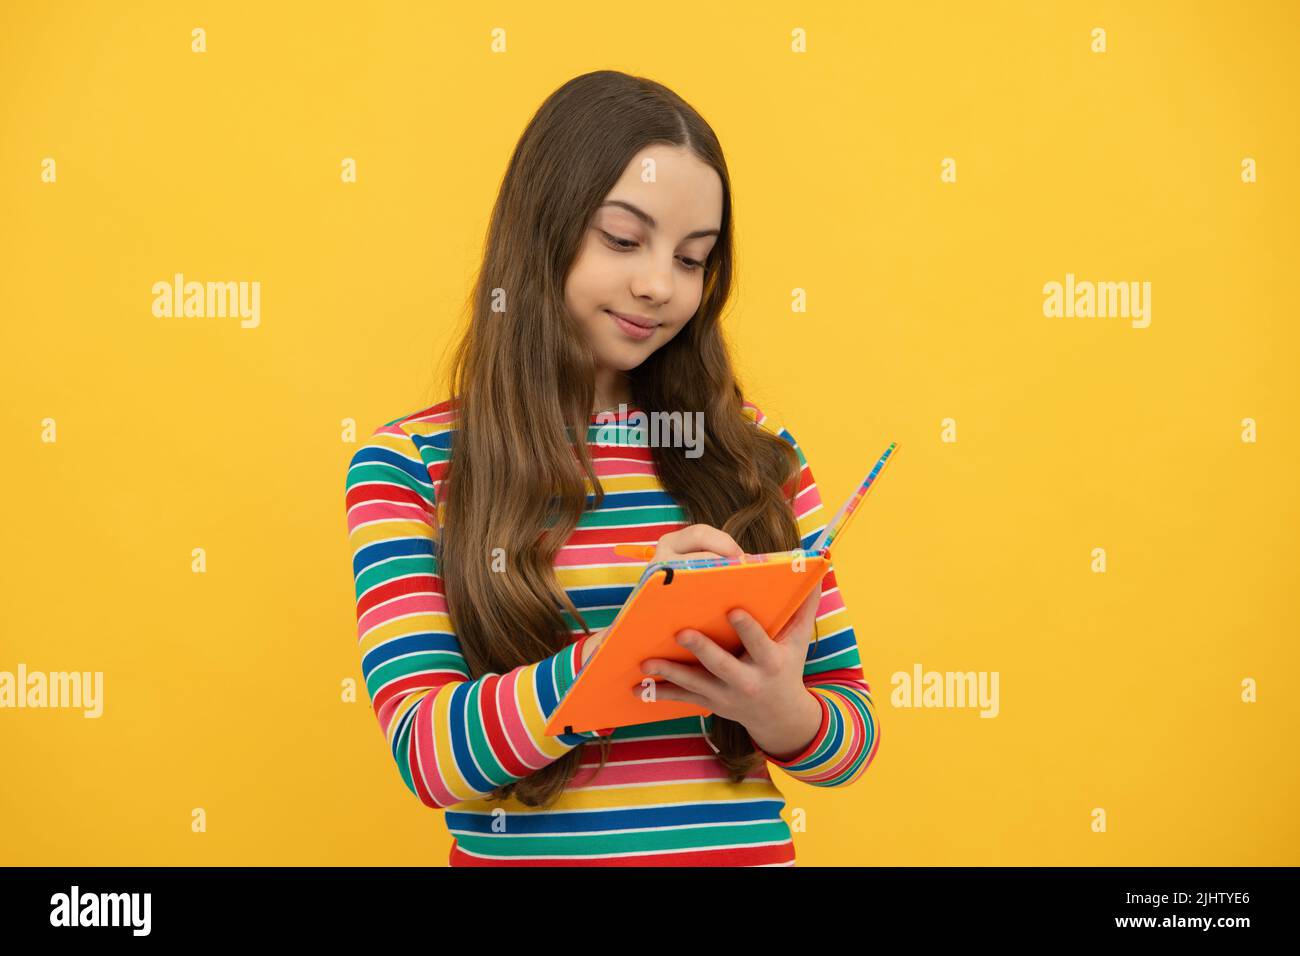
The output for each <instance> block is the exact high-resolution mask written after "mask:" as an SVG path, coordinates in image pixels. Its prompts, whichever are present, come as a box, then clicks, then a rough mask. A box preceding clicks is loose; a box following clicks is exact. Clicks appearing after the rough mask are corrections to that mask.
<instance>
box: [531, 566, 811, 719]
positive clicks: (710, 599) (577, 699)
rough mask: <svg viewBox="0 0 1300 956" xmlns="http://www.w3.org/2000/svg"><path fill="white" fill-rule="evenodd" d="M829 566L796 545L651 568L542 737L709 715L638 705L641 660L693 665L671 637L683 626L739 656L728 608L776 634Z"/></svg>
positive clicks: (687, 707) (665, 704) (690, 707)
mask: <svg viewBox="0 0 1300 956" xmlns="http://www.w3.org/2000/svg"><path fill="white" fill-rule="evenodd" d="M800 559H801V560H800ZM829 566H830V556H829V552H828V551H820V552H813V551H804V550H802V549H797V548H796V549H795V550H793V551H779V552H774V553H772V554H750V555H745V556H744V557H743V558H734V559H721V558H718V559H703V560H701V561H675V562H674V561H666V562H658V563H655V564H651V565H650V566H649V567H647V568H646V569H645V571H644V572H643V574H642V576H641V579H640V581H639V582H638V584H637V587H636V589H635V590H634V591H633V592H632V594H631V595H630V596H629V598H628V600H627V602H626V603H625V604H624V605H623V607H622V608H621V609H620V610H619V613H618V615H617V616H616V617H615V618H614V620H613V622H612V623H611V624H610V629H609V634H608V637H607V638H606V639H605V640H604V641H602V642H601V645H600V647H598V648H596V652H595V653H594V654H593V655H592V656H591V658H590V660H588V661H587V664H586V666H585V667H584V668H583V669H582V671H581V672H580V673H579V674H578V678H577V680H576V681H574V683H573V685H572V686H571V687H570V688H569V691H568V693H567V694H565V696H564V699H563V700H561V701H560V704H559V706H558V707H557V708H556V710H555V712H554V714H552V715H551V719H550V721H549V722H548V723H547V725H546V733H548V734H551V735H557V734H561V733H574V732H576V731H580V730H604V729H606V728H615V727H627V726H631V725H634V724H646V723H651V722H653V721H659V720H672V719H675V718H678V717H697V716H703V715H706V714H709V713H710V711H708V710H706V709H704V708H702V707H697V706H695V705H694V704H687V703H684V702H682V701H674V700H654V701H646V700H643V699H642V695H643V693H645V692H646V691H647V689H648V688H647V687H646V686H645V685H644V683H643V682H644V681H647V680H655V678H649V677H647V676H646V675H645V674H643V673H642V672H641V662H642V661H645V660H649V659H650V658H659V659H662V660H669V661H679V662H681V663H683V664H689V665H693V666H700V662H699V660H698V658H696V656H695V655H694V654H692V653H691V652H690V651H689V650H687V649H686V648H684V647H682V646H681V645H680V644H678V643H677V642H676V640H675V639H674V638H675V637H676V635H677V632H678V631H680V630H682V629H684V628H691V629H693V630H697V631H700V632H701V633H703V634H707V635H708V636H709V637H710V638H712V639H713V641H714V642H715V643H717V644H718V645H719V646H720V647H723V648H724V649H726V650H728V651H731V652H732V653H734V654H736V655H737V656H739V655H741V654H743V653H744V651H745V647H744V644H743V643H742V642H741V640H740V636H739V635H738V634H737V633H736V631H735V628H733V627H732V626H731V623H730V622H729V621H728V620H727V612H728V611H730V610H731V609H732V608H733V607H741V608H744V609H745V610H746V611H748V612H749V613H750V614H751V615H752V616H753V617H754V619H755V620H756V621H758V623H759V624H760V625H762V626H763V629H764V630H765V631H766V632H767V633H768V634H769V635H772V636H773V637H775V636H776V634H777V633H778V632H779V631H780V630H781V628H782V627H784V626H785V625H786V623H787V622H788V621H789V620H790V618H791V617H793V616H794V612H795V611H797V610H798V609H799V605H801V604H802V603H803V602H804V600H805V599H806V598H807V597H808V595H809V593H811V592H812V590H813V589H814V588H815V587H817V585H818V584H819V583H820V582H821V580H822V578H823V577H825V575H826V571H827V569H828V568H829ZM665 680H666V678H659V679H657V682H663V681H665ZM670 683H671V682H670Z"/></svg>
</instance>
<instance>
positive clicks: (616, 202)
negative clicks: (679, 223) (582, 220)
mask: <svg viewBox="0 0 1300 956" xmlns="http://www.w3.org/2000/svg"><path fill="white" fill-rule="evenodd" d="M601 206H602V207H604V206H621V207H623V208H624V209H626V210H627V211H628V212H630V213H631V214H632V215H634V216H636V217H637V218H638V219H640V220H641V221H642V222H643V223H645V224H646V225H647V226H649V227H650V228H651V229H654V228H656V227H657V226H658V223H656V222H655V217H654V216H652V215H650V214H649V213H648V212H645V211H644V210H641V209H638V208H637V207H636V206H634V205H632V204H631V203H630V202H624V201H623V200H621V199H610V200H607V201H606V202H603V203H601ZM716 235H718V230H716V229H696V230H695V231H694V232H692V233H688V234H687V235H685V236H683V237H682V238H683V239H699V238H700V237H702V236H716Z"/></svg>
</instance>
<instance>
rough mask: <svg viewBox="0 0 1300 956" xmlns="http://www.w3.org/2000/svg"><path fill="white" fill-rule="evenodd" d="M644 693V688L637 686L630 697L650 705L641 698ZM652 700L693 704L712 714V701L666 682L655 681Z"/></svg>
mask: <svg viewBox="0 0 1300 956" xmlns="http://www.w3.org/2000/svg"><path fill="white" fill-rule="evenodd" d="M645 691H646V688H644V687H643V686H642V685H640V684H638V685H637V686H635V687H633V688H632V695H633V696H634V697H636V699H637V700H640V701H642V702H643V703H650V701H647V700H646V699H645V697H644V696H643V695H644V694H645ZM654 700H655V701H661V700H676V701H681V702H682V703H683V704H694V705H695V706H696V707H700V708H702V709H704V710H707V711H708V712H709V713H713V703H712V701H709V700H708V699H706V698H704V697H701V696H700V695H699V694H692V693H691V692H690V691H688V690H683V689H682V688H680V687H678V686H677V685H676V684H670V683H668V682H667V681H655V690H654Z"/></svg>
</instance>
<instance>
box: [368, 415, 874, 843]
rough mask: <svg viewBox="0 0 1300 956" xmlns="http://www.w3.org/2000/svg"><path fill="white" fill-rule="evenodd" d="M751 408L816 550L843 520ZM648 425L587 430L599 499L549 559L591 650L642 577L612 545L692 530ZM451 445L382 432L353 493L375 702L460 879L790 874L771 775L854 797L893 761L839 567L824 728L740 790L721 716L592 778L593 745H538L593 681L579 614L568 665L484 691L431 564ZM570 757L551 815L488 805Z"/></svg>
mask: <svg viewBox="0 0 1300 956" xmlns="http://www.w3.org/2000/svg"><path fill="white" fill-rule="evenodd" d="M743 407H744V411H745V414H746V415H747V416H749V417H750V418H751V419H752V420H753V421H754V422H755V424H756V425H757V426H759V427H763V428H767V429H768V430H769V431H771V432H772V433H773V434H776V435H779V436H780V437H782V438H784V439H785V440H786V441H788V442H789V443H790V444H791V445H792V446H793V447H794V448H795V450H796V452H797V453H798V457H799V462H800V465H801V471H800V475H799V478H798V484H797V497H796V498H795V516H796V519H797V521H798V526H799V532H800V536H801V544H802V545H803V546H807V545H809V544H811V543H812V541H813V539H814V538H816V536H817V535H818V533H819V532H820V531H821V530H822V528H823V527H824V526H825V523H826V521H827V520H829V517H830V516H829V515H828V513H827V510H826V509H825V508H824V507H823V505H822V500H821V496H820V495H819V493H818V490H817V485H816V482H815V481H814V480H813V473H812V469H811V468H810V467H809V466H808V462H807V459H806V458H805V457H804V454H803V451H802V449H800V448H799V445H798V444H797V443H796V442H795V439H794V437H793V436H792V435H791V434H790V433H789V432H788V431H787V430H785V429H784V428H780V427H778V426H777V425H775V424H774V423H772V422H770V421H769V420H768V419H767V418H766V416H764V415H763V413H762V412H761V411H760V410H759V409H758V408H757V407H756V406H755V405H753V404H752V403H750V402H745V403H744V406H743ZM637 410H638V409H637V406H632V407H630V408H628V409H626V411H625V414H624V417H618V418H617V421H616V423H615V424H614V425H613V427H612V429H611V426H609V425H608V424H606V422H607V421H608V419H607V418H598V416H596V415H593V416H592V418H591V424H590V426H589V433H588V442H589V443H590V450H591V454H592V457H593V460H594V463H595V469H596V474H597V476H598V477H599V478H600V482H601V485H602V487H603V488H604V490H605V497H604V501H603V503H602V504H601V506H600V508H598V509H596V508H591V507H589V508H588V510H587V511H586V512H585V513H584V514H583V515H582V518H581V520H580V521H579V523H578V526H577V527H576V528H575V530H574V531H573V533H572V534H571V535H570V537H569V539H568V540H567V541H566V543H565V545H564V546H563V548H562V549H561V550H560V551H559V553H558V554H557V555H556V559H555V573H556V577H557V580H558V582H559V584H560V586H561V587H563V588H564V589H565V590H566V592H567V593H568V595H569V597H570V599H571V600H572V601H573V603H574V606H575V607H576V608H578V610H579V611H580V612H581V613H582V615H583V617H584V618H585V619H586V621H587V624H588V626H589V627H590V628H591V630H592V631H593V632H594V631H596V630H598V629H599V628H602V627H605V626H606V625H608V624H609V623H610V622H611V621H612V620H613V619H614V616H615V615H616V614H617V613H618V610H619V608H620V607H621V606H622V605H623V603H624V601H625V600H626V599H627V597H628V595H629V594H630V593H631V591H632V589H633V587H634V586H635V584H636V582H637V580H638V578H639V577H640V576H641V572H642V571H643V570H644V569H645V566H646V562H637V561H630V560H629V559H627V558H623V557H621V556H616V555H615V554H614V550H613V549H614V547H615V545H619V544H654V543H655V542H657V541H658V539H659V538H660V537H662V536H663V535H665V534H667V533H669V532H671V531H676V530H678V529H681V528H684V527H686V526H687V524H688V522H687V521H686V516H685V513H684V512H683V511H682V509H681V508H680V507H679V506H678V504H677V502H676V501H675V500H674V499H673V498H672V497H671V496H670V495H668V494H667V492H665V491H664V489H663V487H662V485H660V484H659V481H658V479H657V474H656V471H655V468H654V464H653V460H652V458H651V449H650V447H649V441H648V439H646V436H645V432H644V430H642V431H636V430H632V429H629V428H628V427H627V425H628V422H627V417H626V416H630V415H631V414H632V413H633V412H635V411H637ZM632 424H635V421H634V422H633V423H632ZM611 431H613V432H614V439H613V442H612V443H611V442H610V439H611ZM454 432H455V410H454V407H453V405H452V403H451V402H449V401H443V402H440V403H438V404H436V405H433V406H431V407H429V408H426V409H424V410H422V411H419V412H415V413H412V414H410V415H406V416H403V417H402V418H397V419H394V420H393V421H391V422H388V423H387V424H385V425H381V426H379V427H378V428H377V429H376V430H375V431H374V433H373V434H372V435H371V437H370V438H369V440H368V441H367V442H366V443H365V444H364V445H363V446H362V447H361V448H360V449H358V450H357V452H356V453H355V455H353V457H352V461H351V463H350V466H349V468H348V474H347V483H346V497H347V527H348V535H349V541H350V548H351V551H352V570H353V574H354V578H355V582H356V611H357V638H358V643H359V650H360V656H361V670H362V673H363V675H364V678H365V683H366V689H367V692H368V694H369V696H370V700H371V705H372V707H373V710H374V713H375V715H376V717H377V718H378V721H379V726H380V728H381V730H382V731H383V734H384V737H385V739H386V740H387V744H388V748H389V751H390V752H391V754H392V757H393V759H394V760H395V762H396V764H397V769H398V772H399V773H400V775H401V778H402V780H403V782H404V783H405V784H406V787H407V788H408V789H409V790H410V791H411V793H412V794H414V795H415V796H416V797H418V798H419V800H420V801H421V802H422V803H423V804H424V805H425V806H428V807H431V808H443V809H445V819H446V823H447V828H448V830H449V831H450V832H451V834H452V836H453V838H454V839H453V842H452V846H451V852H450V857H449V862H450V863H451V865H453V866H483V865H515V866H527V865H543V866H564V865H585V866H601V865H604V866H620V865H621V866H627V865H633V866H683V865H685V866H782V865H793V863H794V860H795V853H794V845H793V841H792V838H791V833H790V828H789V826H788V825H787V823H786V822H785V820H784V819H783V818H782V816H781V811H782V809H783V808H784V806H785V800H784V797H783V795H782V793H781V791H780V790H778V789H777V787H776V785H775V783H774V782H773V780H772V777H771V775H770V773H769V771H768V764H773V765H775V766H777V767H780V768H781V770H782V771H784V772H785V773H786V774H788V775H789V776H791V777H793V778H795V779H796V780H801V781H803V782H804V783H808V784H812V785H814V786H820V787H842V786H845V785H847V784H849V783H852V782H853V781H855V780H857V779H858V778H859V777H861V776H862V774H863V773H864V772H865V771H866V769H867V767H868V766H869V765H870V763H871V761H872V759H873V758H874V757H875V754H876V750H877V748H878V746H879V743H880V729H879V726H878V724H877V720H876V708H875V703H874V701H873V698H872V694H871V688H870V686H869V685H868V683H867V682H866V680H865V679H864V676H863V672H862V667H861V662H860V659H859V655H858V644H857V637H856V634H855V632H854V628H853V624H852V621H851V618H850V615H849V611H848V609H847V608H846V607H845V605H844V601H843V600H842V599H841V597H840V592H839V588H838V586H837V584H836V581H835V571H834V565H833V564H832V566H831V567H830V568H829V569H828V570H827V572H826V574H825V576H824V578H823V580H822V596H821V601H820V603H819V604H818V607H817V617H816V638H817V640H816V642H815V643H813V642H810V643H809V646H808V656H807V661H806V664H805V666H804V685H805V687H806V688H807V689H808V691H809V692H810V693H811V694H812V695H813V696H814V697H815V698H816V699H817V701H818V703H820V705H821V709H822V720H821V725H820V726H819V727H818V729H817V732H816V734H815V735H814V737H813V739H812V740H811V741H810V742H809V744H808V746H807V747H805V748H804V750H803V751H802V752H801V753H798V754H795V755H792V756H788V757H787V758H786V759H779V758H778V757H776V756H773V755H771V754H767V757H768V759H767V761H766V762H764V763H761V764H759V766H758V768H757V769H756V770H754V771H753V772H751V773H750V774H749V775H748V776H747V777H746V778H745V779H744V780H742V781H740V782H732V780H731V779H730V777H729V776H728V775H727V773H726V769H725V768H724V766H723V765H722V763H721V762H720V761H719V760H718V759H717V758H716V757H715V755H714V752H713V750H712V748H711V746H710V744H709V742H708V740H707V739H706V738H705V735H704V732H705V730H706V729H708V728H709V727H711V725H712V721H713V719H714V718H713V717H712V716H709V717H707V718H705V719H704V720H703V721H701V720H700V719H699V718H696V717H688V718H680V719H675V720H665V721H660V722H656V723H649V724H641V725H637V726H632V727H621V728H618V729H616V730H615V731H614V733H613V735H612V736H611V738H610V740H611V744H610V752H609V758H608V761H607V763H606V765H605V767H604V768H601V769H600V770H599V772H598V773H596V772H595V771H596V768H597V766H598V763H599V758H600V752H599V748H600V744H599V743H598V742H596V739H597V734H596V732H595V731H586V732H579V733H573V734H561V735H559V736H550V735H547V734H546V733H545V732H544V727H545V725H546V722H547V720H548V718H549V717H550V715H551V713H552V712H553V711H554V710H555V707H556V705H557V704H558V702H559V700H560V698H561V697H563V695H564V694H565V692H566V691H567V690H568V689H569V687H570V686H571V685H572V684H573V681H574V679H575V678H576V676H577V674H578V673H579V672H580V670H581V666H580V665H581V661H582V649H583V645H584V644H585V642H586V641H587V640H588V638H587V636H586V635H585V634H584V632H583V630H582V628H581V627H580V626H579V624H578V622H577V620H576V619H574V618H573V615H572V614H570V613H569V612H568V611H567V610H564V612H563V613H564V617H565V618H566V623H567V624H569V625H570V634H571V636H573V637H574V638H575V640H574V641H573V642H572V643H571V644H569V645H568V646H567V647H565V648H564V649H563V650H561V651H559V652H558V653H556V654H554V655H553V656H551V657H548V658H546V659H544V660H540V661H538V662H536V663H534V664H528V665H523V666H520V667H516V668H514V669H513V670H510V671H508V672H506V673H504V674H485V675H483V676H481V677H479V678H478V679H471V677H470V673H469V668H468V667H467V665H466V662H465V658H464V655H463V653H462V650H461V647H460V644H459V642H458V640H457V637H456V633H455V630H454V629H453V626H452V623H451V619H450V617H449V615H448V610H447V602H446V594H445V591H444V588H443V581H442V578H441V576H440V569H439V566H438V556H437V547H436V542H437V539H438V529H439V528H440V527H441V522H442V520H443V517H444V514H445V512H444V507H445V502H443V501H442V500H441V499H440V496H439V495H440V492H441V484H442V479H443V477H444V473H445V471H446V469H447V465H448V461H449V457H450V454H451V443H452V440H453V436H454ZM638 439H640V440H639V441H638ZM602 441H603V442H606V443H607V444H606V445H604V446H602V445H601V444H599V442H602ZM588 490H589V493H590V492H591V489H590V488H589V489H588ZM589 502H594V498H589ZM574 747H582V748H584V751H583V755H582V758H581V767H580V769H579V770H578V772H577V774H576V775H575V777H574V778H573V780H572V781H570V783H569V785H568V787H567V788H566V789H565V790H564V792H563V794H562V795H561V797H560V799H559V800H558V801H557V802H556V803H554V804H552V805H551V806H549V807H546V808H537V807H530V806H528V805H526V804H524V803H522V802H520V801H518V800H517V799H515V798H513V797H511V798H508V799H507V800H506V801H504V802H502V801H488V800H487V799H485V797H486V796H487V795H488V794H489V793H490V792H491V791H492V790H493V789H495V788H496V787H499V786H503V785H505V784H508V783H510V782H511V781H514V780H519V779H522V778H523V777H525V776H527V775H528V774H530V773H531V772H533V771H535V770H537V769H539V768H541V767H544V766H546V765H547V764H548V763H550V762H552V761H554V760H556V759H558V758H560V757H562V756H563V755H564V754H566V753H568V752H569V751H570V750H571V749H572V748H574ZM501 809H504V810H505V811H506V816H505V820H506V825H505V826H504V827H502V826H501V825H500V822H499V821H500V819H501V813H500V810H501ZM494 811H496V812H495V813H494ZM494 824H496V825H494Z"/></svg>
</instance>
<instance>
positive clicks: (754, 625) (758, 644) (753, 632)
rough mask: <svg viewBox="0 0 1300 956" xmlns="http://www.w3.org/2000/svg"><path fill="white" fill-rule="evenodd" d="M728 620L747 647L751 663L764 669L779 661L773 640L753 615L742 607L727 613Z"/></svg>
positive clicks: (746, 651) (746, 650)
mask: <svg viewBox="0 0 1300 956" xmlns="http://www.w3.org/2000/svg"><path fill="white" fill-rule="evenodd" d="M727 620H728V621H730V622H731V626H732V628H734V629H735V631H736V634H737V635H738V636H739V637H740V642H741V643H742V644H744V645H745V653H746V654H747V655H748V656H749V659H750V660H751V661H753V662H754V663H755V664H757V665H759V666H760V667H764V666H766V665H768V664H771V663H773V662H774V661H776V660H777V658H778V657H779V652H778V651H777V649H776V646H775V645H774V644H773V643H772V638H771V637H770V636H769V635H768V633H767V631H765V630H763V625H762V624H759V623H758V621H756V620H754V617H753V615H752V614H750V613H749V612H748V611H746V610H745V609H744V608H741V607H737V608H732V609H731V610H730V611H728V612H727ZM736 663H740V662H739V661H737V662H736Z"/></svg>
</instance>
